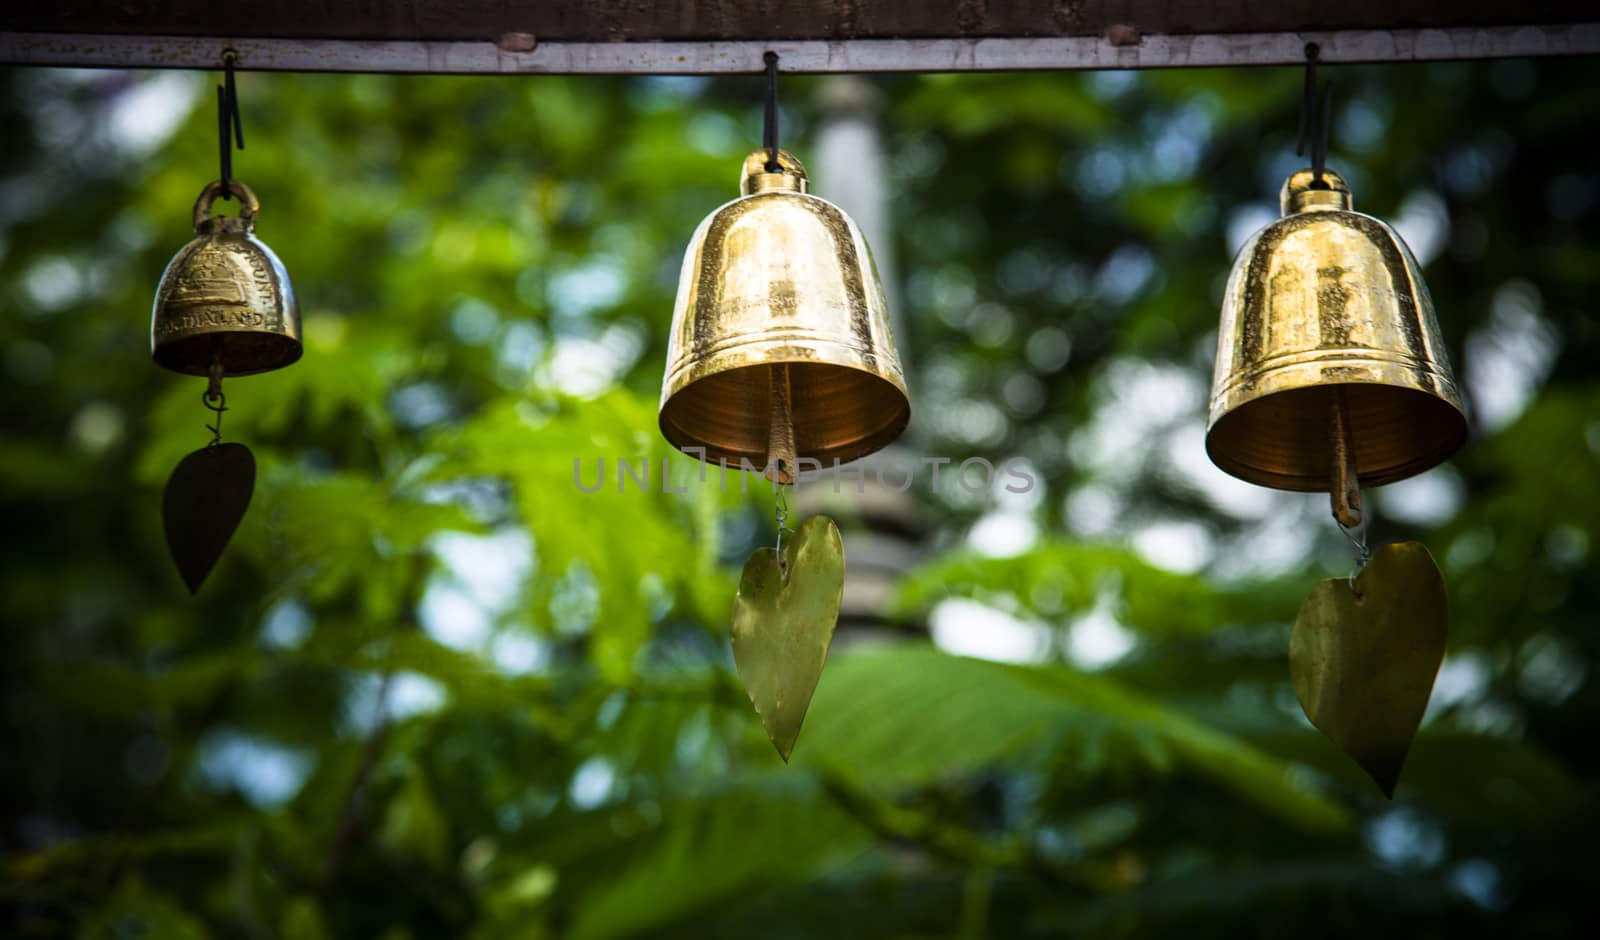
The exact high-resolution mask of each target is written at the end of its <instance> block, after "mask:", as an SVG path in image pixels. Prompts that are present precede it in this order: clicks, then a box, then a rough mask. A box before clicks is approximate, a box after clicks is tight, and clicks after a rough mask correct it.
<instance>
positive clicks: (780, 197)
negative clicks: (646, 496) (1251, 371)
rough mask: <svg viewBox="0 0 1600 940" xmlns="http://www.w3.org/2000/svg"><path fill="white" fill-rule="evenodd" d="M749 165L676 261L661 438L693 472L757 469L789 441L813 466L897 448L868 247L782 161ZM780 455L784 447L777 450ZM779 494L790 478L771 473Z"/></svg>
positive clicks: (891, 362)
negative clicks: (735, 192)
mask: <svg viewBox="0 0 1600 940" xmlns="http://www.w3.org/2000/svg"><path fill="white" fill-rule="evenodd" d="M768 154H769V152H768V151H767V150H764V149H763V150H758V151H756V152H755V153H752V154H751V155H750V156H749V157H748V158H746V159H745V161H744V168H743V177H742V179H741V183H740V187H739V191H740V193H741V194H742V195H741V196H740V197H739V198H738V199H735V200H734V201H732V202H730V203H727V204H726V205H724V206H722V207H721V208H719V209H717V210H716V211H715V212H713V213H711V214H710V215H709V216H707V217H706V219H705V221H703V222H701V223H700V227H699V228H698V229H696V230H695V233H694V238H693V240H692V241H691V242H690V243H689V250H688V251H687V252H686V253H685V255H684V259H683V273H682V275H681V277H680V279H679V282H678V300H677V305H676V307H675V309H674V310H673V314H672V332H671V335H670V336H669V338H668V345H667V370H666V376H665V378H664V379H663V381H662V387H661V433H662V434H663V435H665V436H666V438H667V440H668V441H670V442H671V443H672V444H673V446H675V447H678V448H679V449H682V450H692V449H695V448H704V453H703V454H699V453H697V456H700V458H701V459H702V460H708V461H718V460H724V461H727V465H729V466H738V465H739V462H740V461H741V460H745V461H749V462H750V463H751V464H753V465H754V466H758V467H760V466H764V465H765V464H766V461H767V458H768V457H769V455H770V456H772V457H777V456H778V453H776V452H775V448H774V447H773V446H772V445H771V442H772V441H775V440H777V439H778V438H779V437H785V438H786V436H787V434H788V432H789V428H782V427H779V426H778V425H779V424H780V423H781V421H782V419H781V417H775V416H779V415H782V414H784V413H787V414H788V415H789V417H790V421H789V425H790V427H791V428H792V432H793V443H792V449H793V457H795V458H798V459H802V460H804V459H810V460H815V461H817V462H818V464H817V465H818V466H822V467H826V466H832V465H833V463H834V462H835V461H838V462H840V463H843V462H845V461H848V460H854V459H855V458H857V457H862V456H865V455H867V454H870V453H872V452H873V451H875V450H877V449H879V448H880V447H883V446H884V445H885V444H888V443H889V442H891V441H893V440H894V439H895V438H896V437H898V436H899V435H900V432H901V431H902V430H904V429H905V426H906V424H907V422H908V421H910V418H911V403H910V400H909V399H908V398H907V395H906V383H905V378H904V377H903V376H902V375H901V372H900V359H899V356H898V355H896V353H895V349H894V341H893V339H892V337H891V336H890V333H889V317H888V308H887V305H886V304H885V302H884V298H883V288H882V285H880V284H879V282H878V272H877V269H876V268H875V267H874V266H873V263H872V254H871V252H870V251H868V249H867V243H866V240H865V239H863V238H862V236H861V231H860V229H858V228H856V225H855V223H854V222H852V221H850V218H849V217H848V216H846V215H845V214H844V213H843V212H842V211H840V209H839V208H838V207H837V206H835V205H833V204H832V203H830V202H828V201H826V200H824V199H819V198H817V197H816V196H812V195H808V194H807V193H806V171H805V169H804V168H803V167H802V166H801V165H800V161H798V160H796V159H795V158H794V157H793V156H792V155H791V154H789V153H788V152H787V151H781V150H780V151H779V152H778V169H777V171H776V172H769V171H768V169H767V157H768ZM786 443H787V442H786ZM777 476H778V477H779V478H780V479H782V480H783V481H784V482H792V477H791V476H790V475H789V474H787V473H785V472H782V470H780V472H779V473H778V474H777Z"/></svg>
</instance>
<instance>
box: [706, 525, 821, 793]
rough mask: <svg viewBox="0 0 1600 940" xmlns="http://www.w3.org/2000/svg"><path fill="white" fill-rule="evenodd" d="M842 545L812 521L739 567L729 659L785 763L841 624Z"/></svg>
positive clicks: (759, 551)
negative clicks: (776, 547) (780, 549)
mask: <svg viewBox="0 0 1600 940" xmlns="http://www.w3.org/2000/svg"><path fill="white" fill-rule="evenodd" d="M843 595H844V544H843V543H842V542H841V541H840V540H839V527H838V526H836V525H834V524H833V520H832V519H829V518H828V517H827V516H812V517H811V518H809V519H807V520H806V521H805V522H803V523H801V524H800V528H799V530H798V531H796V532H795V533H794V535H793V536H791V537H790V539H789V540H788V543H787V544H786V545H784V547H783V564H782V566H781V567H780V565H779V559H778V553H777V551H776V550H774V549H770V548H759V549H756V551H755V553H754V554H752V555H751V556H750V559H749V560H748V561H746V562H745V563H744V573H743V574H742V575H741V576H740V578H739V595H738V596H737V597H736V598H734V602H733V662H734V665H735V666H736V667H738V670H739V679H740V681H742V682H743V683H744V688H745V691H746V692H748V693H749V694H750V703H751V704H752V705H754V706H755V707H756V714H757V715H759V716H761V726H762V727H763V728H765V729H767V737H769V738H771V739H772V743H773V745H774V746H776V747H777V749H778V755H779V756H780V757H782V758H783V759H784V761H785V762H787V761H788V760H789V754H790V752H791V751H793V750H794V742H795V739H796V738H798V737H799V736H800V723H801V722H803V721H805V717H806V709H807V708H808V707H809V706H810V705H811V693H813V692H815V691H816V688H817V680H818V679H819V678H821V677H822V664H823V663H824V662H825V661H826V660H827V658H828V646H829V645H830V644H831V643H832V642H833V628H834V626H836V625H837V624H838V622H839V601H840V599H841V598H842V597H843Z"/></svg>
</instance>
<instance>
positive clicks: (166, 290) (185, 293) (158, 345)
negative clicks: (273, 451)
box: [150, 180, 301, 375]
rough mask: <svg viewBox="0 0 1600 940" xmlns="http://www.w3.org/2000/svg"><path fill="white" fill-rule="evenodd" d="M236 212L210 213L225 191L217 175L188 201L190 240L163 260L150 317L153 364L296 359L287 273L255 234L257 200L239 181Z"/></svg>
mask: <svg viewBox="0 0 1600 940" xmlns="http://www.w3.org/2000/svg"><path fill="white" fill-rule="evenodd" d="M227 186H228V189H229V191H231V192H232V193H233V194H234V195H235V196H237V197H238V198H239V205H240V208H239V215H238V216H237V217H231V218H230V217H218V218H212V216H211V204H212V203H213V202H215V201H216V199H217V198H218V197H220V196H222V195H223V192H224V190H223V184H222V182H221V181H220V180H219V181H217V182H213V183H211V184H209V185H208V186H206V188H205V189H203V190H201V192H200V198H199V199H197V200H196V201H195V204H194V231H195V235H196V238H195V239H194V241H192V242H190V243H189V244H187V245H185V246H183V248H182V249H181V250H179V252H178V253H177V254H176V255H174V256H173V258H172V261H171V262H169V263H168V264H167V270H166V272H165V273H163V274H162V275H161V286H160V287H158V288H156V301H155V307H154V309H153V310H152V312H151V316H150V354H151V355H152V356H153V357H155V360H156V362H157V363H158V364H160V365H162V366H164V367H166V368H168V369H171V370H173V371H174V372H183V373H187V374H189V375H206V374H208V373H209V372H210V369H211V364H212V362H213V361H215V362H217V363H218V364H220V366H221V367H222V374H223V375H251V374H254V373H257V372H268V371H271V370H273V369H281V368H283V367H284V366H286V365H289V364H290V363H293V362H294V361H295V360H297V359H299V358H300V351H301V347H300V307H299V305H298V304H297V303H296V302H295V298H294V287H293V285H291V284H290V283H289V272H287V271H285V270H284V269H283V263H282V262H281V261H279V260H278V256H277V255H275V254H273V253H272V249H270V248H268V247H267V246H266V245H264V244H262V243H261V242H260V241H258V240H257V239H256V237H255V235H254V234H253V232H254V229H255V224H256V215H257V214H258V213H259V212H260V211H261V203H260V202H259V201H258V200H257V199H256V195H255V193H253V192H251V191H250V187H248V186H246V185H244V184H243V183H240V182H239V181H237V180H233V181H230V182H229V183H228V184H227Z"/></svg>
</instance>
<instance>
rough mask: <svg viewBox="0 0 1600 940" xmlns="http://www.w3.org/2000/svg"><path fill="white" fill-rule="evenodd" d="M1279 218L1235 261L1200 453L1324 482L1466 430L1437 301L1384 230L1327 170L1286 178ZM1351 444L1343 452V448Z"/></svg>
mask: <svg viewBox="0 0 1600 940" xmlns="http://www.w3.org/2000/svg"><path fill="white" fill-rule="evenodd" d="M1281 203H1282V208H1283V217H1282V218H1280V219H1278V220H1277V221H1276V222H1273V223H1272V224H1271V225H1268V226H1267V227H1266V228H1263V229H1262V230H1261V231H1259V232H1257V233H1256V234H1255V235H1254V236H1253V237H1252V238H1251V239H1250V241H1249V242H1247V243H1246V244H1245V246H1244V248H1243V249H1242V250H1241V251H1240V252H1239V257H1238V258H1237V259H1236V260H1235V261H1234V264H1233V273H1232V274H1231V275H1230V276H1229V277H1228V287H1227V292H1226V294H1225V296H1224V298H1223V301H1222V324H1221V326H1220V327H1219V329H1218V333H1217V365H1216V376H1215V379H1214V381H1213V384H1212V391H1211V419H1210V423H1209V426H1208V428H1207V431H1206V452H1207V453H1208V454H1209V455H1210V457H1211V460H1212V462H1213V463H1215V464H1216V465H1217V466H1218V467H1221V468H1222V469H1223V470H1226V471H1227V472H1228V473H1231V474H1233V475H1234V476H1236V477H1239V478H1240V479H1243V480H1248V481H1249V482H1251V483H1256V484H1260V485H1262V486H1270V487H1275V488H1277V489H1284V490H1305V491H1315V490H1324V491H1329V492H1332V491H1333V490H1334V488H1335V485H1336V483H1335V478H1336V477H1337V476H1338V474H1337V472H1336V471H1335V468H1334V464H1335V462H1336V461H1339V460H1348V464H1347V465H1348V466H1351V467H1353V469H1354V472H1355V474H1356V476H1357V477H1358V478H1359V481H1360V483H1361V484H1364V485H1378V484H1383V483H1390V482H1393V481H1395V480H1402V479H1405V478H1406V477H1409V476H1414V475H1416V474H1418V473H1421V472H1422V471H1424V470H1427V469H1428V468H1429V467H1432V466H1434V465H1435V464H1438V463H1440V462H1442V461H1444V460H1445V459H1447V458H1448V457H1449V456H1450V455H1451V454H1452V453H1454V452H1455V450H1456V449H1457V448H1458V447H1460V446H1461V443H1462V442H1463V441H1464V440H1466V436H1467V420H1466V415H1465V413H1464V412H1463V410H1462V407H1461V398H1460V396H1459V394H1458V393H1457V391H1456V383H1455V378H1454V376H1453V375H1452V373H1451V370H1450V360H1449V357H1448V356H1447V354H1446V352H1445V346H1444V340H1443V337H1442V336H1441V334H1440V331H1439V323H1438V321H1437V320H1436V319H1435V317H1434V313H1433V300H1432V299H1431V298H1430V297H1429V296H1428V287H1427V285H1426V284H1424V283H1423V281H1422V272H1421V271H1420V270H1419V269H1418V266H1417V261H1416V259H1415V258H1413V257H1412V256H1411V251H1410V249H1408V248H1407V247H1406V245H1405V242H1403V241H1401V239H1400V236H1399V235H1398V234H1396V233H1395V231H1394V229H1392V228H1390V227H1389V226H1387V225H1385V224H1384V223H1383V222H1381V221H1379V220H1377V219H1375V218H1373V217H1372V216H1369V215H1363V214H1361V213H1359V212H1353V211H1351V209H1350V190H1349V187H1348V186H1346V184H1345V181H1344V180H1343V179H1341V178H1339V176H1337V175H1336V174H1334V173H1332V172H1330V171H1327V170H1324V171H1323V173H1322V179H1321V180H1320V181H1314V180H1313V173H1312V171H1311V170H1300V171H1299V172H1297V173H1295V174H1294V175H1293V176H1291V177H1289V179H1288V181H1287V182H1286V183H1284V185H1283V193H1282V196H1281ZM1346 448H1348V451H1349V453H1348V455H1346V454H1343V453H1341V451H1344V450H1345V449H1346Z"/></svg>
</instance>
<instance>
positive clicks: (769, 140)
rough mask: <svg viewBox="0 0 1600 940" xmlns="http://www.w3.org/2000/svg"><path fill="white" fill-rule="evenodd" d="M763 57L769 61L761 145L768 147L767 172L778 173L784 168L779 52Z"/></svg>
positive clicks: (763, 59)
mask: <svg viewBox="0 0 1600 940" xmlns="http://www.w3.org/2000/svg"><path fill="white" fill-rule="evenodd" d="M761 58H762V61H764V62H766V63H767V114H766V121H765V123H764V124H763V126H762V134H761V146H763V147H765V148H766V149H767V172H768V173H777V172H779V171H780V170H781V169H782V166H781V165H779V163H778V54H777V53H776V52H768V53H767V54H766V55H764V56H762V57H761Z"/></svg>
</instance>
